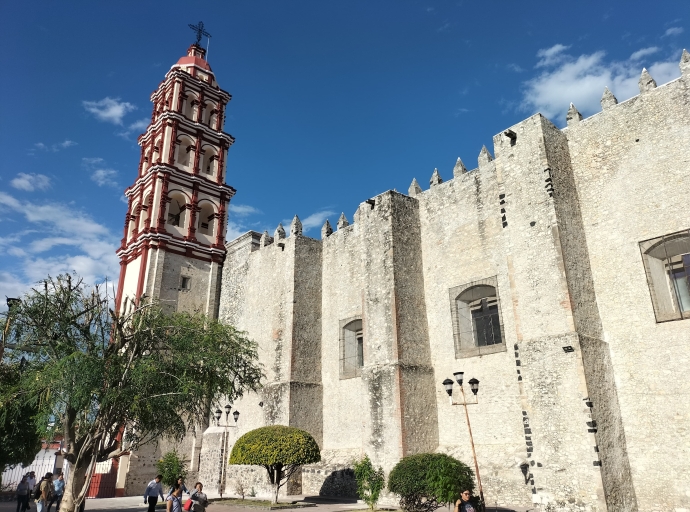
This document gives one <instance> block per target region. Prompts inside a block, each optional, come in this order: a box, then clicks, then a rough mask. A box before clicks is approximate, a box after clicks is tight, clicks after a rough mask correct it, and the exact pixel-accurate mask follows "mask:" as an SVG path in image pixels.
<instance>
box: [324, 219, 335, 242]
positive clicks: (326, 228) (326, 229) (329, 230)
mask: <svg viewBox="0 0 690 512" xmlns="http://www.w3.org/2000/svg"><path fill="white" fill-rule="evenodd" d="M332 234H333V228H332V227H331V223H330V221H329V220H328V219H326V222H324V223H323V226H322V227H321V238H328V237H329V236H331V235H332Z"/></svg>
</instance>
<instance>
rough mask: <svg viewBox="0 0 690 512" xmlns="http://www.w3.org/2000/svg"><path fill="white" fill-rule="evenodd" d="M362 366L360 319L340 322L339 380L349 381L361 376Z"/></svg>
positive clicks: (362, 340)
mask: <svg viewBox="0 0 690 512" xmlns="http://www.w3.org/2000/svg"><path fill="white" fill-rule="evenodd" d="M363 366H364V333H363V330H362V319H361V318H357V319H347V320H343V321H341V322H340V378H341V379H350V378H352V377H359V376H360V375H362V367H363Z"/></svg>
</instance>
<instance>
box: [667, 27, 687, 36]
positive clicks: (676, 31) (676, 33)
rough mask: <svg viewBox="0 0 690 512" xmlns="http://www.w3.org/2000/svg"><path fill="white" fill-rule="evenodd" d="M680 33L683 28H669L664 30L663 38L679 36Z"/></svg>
mask: <svg viewBox="0 0 690 512" xmlns="http://www.w3.org/2000/svg"><path fill="white" fill-rule="evenodd" d="M682 33H683V27H671V28H667V29H666V32H664V37H667V36H679V35H681V34H682Z"/></svg>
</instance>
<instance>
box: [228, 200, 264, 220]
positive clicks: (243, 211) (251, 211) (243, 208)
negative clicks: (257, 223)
mask: <svg viewBox="0 0 690 512" xmlns="http://www.w3.org/2000/svg"><path fill="white" fill-rule="evenodd" d="M229 211H230V213H233V214H235V215H236V216H238V217H246V216H247V215H255V214H257V213H261V210H259V209H257V208H254V207H253V206H249V205H246V204H233V203H230V208H229Z"/></svg>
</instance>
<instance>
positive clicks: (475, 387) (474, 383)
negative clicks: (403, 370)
mask: <svg viewBox="0 0 690 512" xmlns="http://www.w3.org/2000/svg"><path fill="white" fill-rule="evenodd" d="M463 376H464V372H454V373H453V377H455V381H456V382H457V383H458V386H460V392H461V393H462V402H460V403H456V402H454V401H453V384H454V383H453V381H452V380H451V379H446V380H444V381H443V382H442V383H441V384H443V387H444V388H445V390H446V393H448V396H449V397H450V404H451V405H462V406H464V408H465V419H466V420H467V430H468V432H469V433H470V444H471V445H472V458H473V459H474V471H475V473H476V475H477V484H478V487H479V499H481V501H482V504H484V490H483V489H482V479H481V478H480V477H479V464H477V452H476V451H475V449H474V438H473V437H472V426H471V425H470V415H469V414H468V413H467V406H468V405H473V404H477V403H478V402H476V401H475V402H467V399H466V398H465V387H464V386H463V385H462V379H463ZM468 384H469V385H470V390H471V391H472V394H473V395H474V396H475V397H476V396H477V393H478V392H479V381H478V380H477V379H475V378H474V377H472V378H471V379H470V380H469V382H468Z"/></svg>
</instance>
